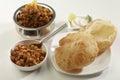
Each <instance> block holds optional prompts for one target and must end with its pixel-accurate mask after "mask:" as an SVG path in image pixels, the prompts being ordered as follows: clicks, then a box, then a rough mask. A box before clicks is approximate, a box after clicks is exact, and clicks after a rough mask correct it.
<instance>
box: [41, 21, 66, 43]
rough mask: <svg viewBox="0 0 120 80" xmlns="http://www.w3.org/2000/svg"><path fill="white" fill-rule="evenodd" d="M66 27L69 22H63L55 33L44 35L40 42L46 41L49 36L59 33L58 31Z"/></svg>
mask: <svg viewBox="0 0 120 80" xmlns="http://www.w3.org/2000/svg"><path fill="white" fill-rule="evenodd" d="M65 27H67V24H66V23H65V24H63V25H62V26H61V27H59V28H58V29H56V30H55V31H54V32H53V33H51V34H49V35H48V36H46V37H44V38H43V39H41V40H40V42H45V41H47V40H48V39H49V38H51V37H52V36H54V35H55V34H57V33H58V32H60V31H61V30H63V29H64V28H65Z"/></svg>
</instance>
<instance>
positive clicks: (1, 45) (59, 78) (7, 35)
mask: <svg viewBox="0 0 120 80" xmlns="http://www.w3.org/2000/svg"><path fill="white" fill-rule="evenodd" d="M31 1H32V0H1V2H0V80H120V62H119V61H120V48H119V46H120V36H119V35H120V25H119V24H120V9H119V8H120V0H38V2H41V3H46V4H49V5H50V6H52V7H53V8H54V9H55V11H56V19H55V22H56V27H57V26H60V25H61V22H64V21H66V19H67V17H68V15H69V13H71V12H73V13H75V14H77V15H80V16H86V15H88V14H89V15H91V16H92V17H93V18H94V19H96V18H101V19H105V20H110V21H111V22H112V23H113V24H114V25H115V26H116V27H117V30H118V34H117V37H116V40H115V41H114V43H113V45H112V46H111V53H112V56H111V62H110V65H109V67H108V68H107V69H105V70H104V71H103V72H102V73H101V74H99V75H93V76H85V77H81V76H79V77H74V76H67V75H63V74H59V73H58V72H56V71H54V70H52V71H50V70H48V66H47V65H46V64H47V63H45V64H44V65H43V67H41V69H38V70H36V71H33V72H21V71H19V70H18V69H16V68H15V67H14V66H13V65H12V64H11V63H10V61H9V57H8V56H9V49H10V47H11V46H13V45H14V44H15V43H16V42H18V41H19V40H22V39H23V38H21V37H20V36H19V35H18V34H17V32H16V31H15V26H14V23H13V19H12V18H13V13H14V11H15V10H16V9H17V8H18V7H20V6H21V5H23V4H26V3H29V2H31ZM49 42H51V41H48V42H47V43H49Z"/></svg>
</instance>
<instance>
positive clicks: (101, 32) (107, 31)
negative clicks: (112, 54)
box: [79, 19, 117, 55]
mask: <svg viewBox="0 0 120 80" xmlns="http://www.w3.org/2000/svg"><path fill="white" fill-rule="evenodd" d="M79 31H80V32H86V33H90V34H92V35H93V36H94V37H95V39H96V41H97V44H98V47H99V54H98V55H100V54H101V53H103V52H104V51H105V50H106V49H108V48H109V47H110V46H111V45H112V43H113V41H114V39H115V37H116V34H117V31H116V28H115V26H114V25H112V24H111V23H110V22H108V21H104V20H101V19H96V20H94V21H92V22H90V23H89V24H88V25H86V26H85V27H83V28H81V29H80V30H79Z"/></svg>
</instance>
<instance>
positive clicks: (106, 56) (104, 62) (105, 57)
mask: <svg viewBox="0 0 120 80" xmlns="http://www.w3.org/2000/svg"><path fill="white" fill-rule="evenodd" d="M68 33H70V32H66V33H61V34H57V35H56V36H55V37H54V38H53V41H52V44H51V48H50V50H51V53H50V57H51V62H52V64H53V67H54V68H55V70H56V71H58V72H61V73H64V74H68V75H78V76H79V75H80V76H81V75H91V74H95V73H98V72H101V71H103V70H104V69H106V68H107V67H108V65H109V63H110V58H111V51H110V49H107V50H106V51H105V52H104V53H103V54H101V55H100V56H98V57H97V58H96V59H95V61H94V62H93V63H91V64H90V65H88V66H86V67H84V68H83V70H82V71H81V72H80V73H68V72H65V71H63V70H61V69H60V68H59V67H58V66H57V64H56V61H55V58H54V50H55V48H56V47H58V46H59V40H60V39H61V38H62V37H64V36H66V35H67V34H68Z"/></svg>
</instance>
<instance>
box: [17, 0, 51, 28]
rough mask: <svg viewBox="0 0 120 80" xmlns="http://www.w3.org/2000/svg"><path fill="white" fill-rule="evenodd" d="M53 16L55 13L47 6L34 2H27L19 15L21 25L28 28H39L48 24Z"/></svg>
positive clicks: (18, 19) (18, 20)
mask: <svg viewBox="0 0 120 80" xmlns="http://www.w3.org/2000/svg"><path fill="white" fill-rule="evenodd" d="M52 18H53V13H52V12H51V11H50V10H49V8H47V7H43V6H40V5H38V4H37V2H33V3H30V4H26V5H25V6H24V7H23V8H22V9H21V10H20V12H19V13H18V15H17V22H18V24H19V25H21V26H24V27H27V28H38V27H41V26H44V25H46V24H47V23H49V22H50V21H51V19H52Z"/></svg>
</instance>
